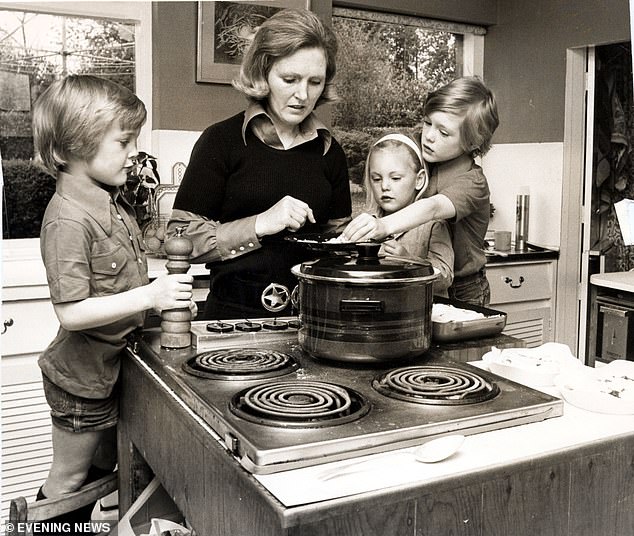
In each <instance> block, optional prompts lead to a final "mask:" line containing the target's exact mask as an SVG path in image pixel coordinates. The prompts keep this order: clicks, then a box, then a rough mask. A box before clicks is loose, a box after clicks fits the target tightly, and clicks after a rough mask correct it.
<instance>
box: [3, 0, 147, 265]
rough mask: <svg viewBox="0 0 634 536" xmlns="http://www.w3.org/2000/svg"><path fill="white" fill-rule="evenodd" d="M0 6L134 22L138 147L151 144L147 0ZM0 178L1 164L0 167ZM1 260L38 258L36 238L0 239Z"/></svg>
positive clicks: (51, 13) (10, 9)
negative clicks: (140, 122)
mask: <svg viewBox="0 0 634 536" xmlns="http://www.w3.org/2000/svg"><path fill="white" fill-rule="evenodd" d="M0 10H6V11H33V12H38V13H46V14H50V15H66V16H78V17H92V18H108V19H116V20H120V21H125V22H127V23H133V24H134V26H135V79H136V93H137V95H138V96H139V98H140V99H141V100H142V101H143V102H144V103H145V106H146V108H147V121H146V123H145V125H144V127H143V129H142V130H141V133H140V135H139V140H138V145H139V149H140V150H145V151H147V152H150V153H151V147H152V3H151V2H138V1H137V2H0ZM1 158H2V155H0V161H1ZM0 179H2V168H1V167H0ZM2 250H3V261H4V260H5V259H8V258H15V257H18V258H21V259H35V258H39V256H40V250H39V238H13V239H3V240H2Z"/></svg>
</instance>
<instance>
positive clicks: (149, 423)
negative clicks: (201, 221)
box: [119, 354, 634, 536]
mask: <svg viewBox="0 0 634 536" xmlns="http://www.w3.org/2000/svg"><path fill="white" fill-rule="evenodd" d="M122 381H123V389H122V392H123V397H122V404H121V420H120V427H119V430H120V437H119V441H120V459H119V475H120V491H119V500H120V512H121V513H123V512H125V511H126V510H127V508H128V507H129V506H130V504H131V503H132V501H133V500H134V498H135V497H136V496H138V494H139V493H140V492H141V491H142V489H143V487H144V486H145V485H146V484H147V482H149V479H150V477H151V473H150V468H151V471H152V472H153V473H154V474H156V475H157V476H158V478H159V479H160V481H161V482H162V483H163V485H164V487H165V489H166V490H167V491H168V493H169V494H170V495H171V496H172V497H173V499H174V501H175V503H176V504H177V505H178V507H179V509H180V510H181V512H182V513H183V515H185V517H186V518H187V519H188V520H189V522H190V523H191V525H192V526H193V527H194V528H195V529H196V531H197V533H198V535H199V536H218V535H223V536H269V535H284V536H313V535H322V536H329V535H333V536H334V535H337V536H352V535H354V536H362V535H363V536H371V535H377V536H378V535H381V536H383V535H385V536H396V535H411V536H421V535H428V536H439V535H444V534H454V535H462V536H469V535H474V536H475V535H478V536H482V535H486V536H497V535H499V536H523V535H531V536H534V535H539V536H549V535H552V536H564V535H567V536H630V535H631V534H634V423H633V422H632V421H634V419H632V418H631V416H613V415H599V414H596V413H590V412H584V411H582V410H579V409H577V408H572V407H570V406H568V405H566V408H565V413H564V416H563V417H557V418H553V419H548V420H547V421H543V422H540V423H533V424H528V425H522V426H517V427H513V428H507V429H504V430H495V431H491V432H485V433H482V434H477V435H475V436H469V437H467V440H466V441H465V445H464V446H463V449H461V451H460V452H459V453H458V454H457V455H456V456H454V457H452V459H450V460H447V461H445V462H442V463H441V464H434V465H423V464H417V470H420V471H423V469H424V468H426V467H429V468H430V471H433V472H435V475H436V476H434V477H430V476H427V475H425V474H423V476H422V477H421V478H418V479H414V480H412V479H411V478H410V481H409V482H407V483H405V484H402V485H390V487H384V488H382V489H376V490H373V491H367V492H361V493H356V494H353V495H348V496H344V497H340V498H334V499H328V500H321V501H318V502H313V503H310V504H299V505H297V506H291V507H288V506H284V504H283V503H282V502H281V501H280V500H279V499H278V498H276V496H275V495H274V494H273V493H272V492H270V491H269V490H268V489H267V487H265V485H263V483H262V482H265V481H266V479H263V478H261V477H256V476H254V475H251V474H250V473H249V472H247V471H246V470H245V469H244V468H243V467H242V466H241V465H240V464H239V463H238V462H237V461H236V460H235V459H234V458H233V457H231V456H230V455H229V454H228V453H227V452H226V451H225V449H224V447H223V446H222V445H221V443H220V441H219V440H218V437H217V435H216V434H215V433H214V432H213V431H212V430H211V429H210V428H209V427H208V426H207V425H206V423H205V422H204V421H202V419H200V418H199V417H198V416H197V415H196V413H195V411H196V408H190V407H188V406H187V405H186V404H185V403H184V402H183V401H182V400H181V399H180V398H179V397H177V396H176V395H175V394H174V393H173V392H172V391H171V390H170V389H169V388H168V387H167V385H166V384H165V383H164V382H162V380H161V378H160V377H159V375H157V374H156V373H155V372H154V371H153V370H152V369H151V367H149V365H147V363H146V362H144V361H143V360H142V359H141V358H139V357H138V356H133V355H132V354H131V355H130V358H129V359H125V360H124V363H123V372H122ZM602 423H605V425H604V424H602ZM518 453H520V454H518ZM454 458H455V459H454ZM386 463H387V462H386ZM146 464H147V465H146ZM461 464H462V465H461ZM306 469H308V468H306ZM298 471H304V469H301V470H298ZM383 472H385V471H383ZM391 472H392V473H394V471H391ZM298 475H301V473H296V478H297V477H298ZM264 476H266V477H270V476H271V475H264ZM410 476H411V475H410ZM368 477H369V478H370V479H372V474H370V475H368ZM311 485H312V483H311V482H310V481H309V480H305V481H304V480H302V479H301V476H300V479H299V480H298V483H297V485H296V486H295V488H294V489H296V490H297V493H298V494H301V493H303V490H302V487H309V486H311ZM291 492H292V490H291Z"/></svg>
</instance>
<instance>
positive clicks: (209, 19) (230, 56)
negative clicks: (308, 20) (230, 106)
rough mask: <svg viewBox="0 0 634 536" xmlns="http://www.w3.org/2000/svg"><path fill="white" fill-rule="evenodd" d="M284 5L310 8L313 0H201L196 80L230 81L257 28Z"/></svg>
mask: <svg viewBox="0 0 634 536" xmlns="http://www.w3.org/2000/svg"><path fill="white" fill-rule="evenodd" d="M284 8H303V9H310V0H269V1H263V2H245V1H242V0H240V1H235V2H233V1H224V0H223V1H222V2H209V1H207V2H198V36H197V38H198V39H197V46H196V82H203V83H212V84H230V83H231V81H232V80H233V79H234V78H236V76H237V75H238V73H239V72H240V63H241V62H242V57H243V56H244V52H245V51H246V49H247V48H248V46H249V44H250V43H251V40H252V39H253V36H254V35H255V32H256V30H257V28H258V27H259V26H260V25H261V24H262V22H264V21H265V20H266V19H268V18H269V17H271V16H272V15H273V14H274V13H276V12H277V11H279V10H280V9H284Z"/></svg>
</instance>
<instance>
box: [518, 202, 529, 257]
mask: <svg viewBox="0 0 634 536" xmlns="http://www.w3.org/2000/svg"><path fill="white" fill-rule="evenodd" d="M529 208H530V196H529V195H528V194H519V195H518V196H517V200H516V203H515V250H516V251H526V250H527V249H528V211H529Z"/></svg>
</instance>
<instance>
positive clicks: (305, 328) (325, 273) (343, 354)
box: [292, 246, 437, 362]
mask: <svg viewBox="0 0 634 536" xmlns="http://www.w3.org/2000/svg"><path fill="white" fill-rule="evenodd" d="M379 247H380V246H376V249H371V250H370V249H366V250H364V249H361V250H360V252H359V255H358V256H356V257H355V256H340V255H333V256H330V257H325V258H322V259H318V260H315V261H310V262H305V263H302V264H301V265H297V266H294V267H293V268H292V272H293V274H295V275H296V276H297V277H298V279H299V290H298V301H299V312H300V320H301V322H302V328H301V329H300V331H299V341H300V344H301V345H302V347H303V349H304V350H305V351H307V352H308V353H310V354H311V355H313V356H315V357H320V358H326V359H331V360H336V361H348V362H374V361H386V360H391V359H398V358H404V357H411V356H414V355H419V354H422V353H424V352H426V351H427V350H428V349H429V346H430V344H431V307H432V296H433V293H432V285H433V281H434V280H435V279H436V277H437V275H436V274H435V273H434V270H433V268H432V266H431V264H429V263H428V262H426V261H415V260H413V259H406V258H399V257H378V256H377V255H376V253H378V248H379Z"/></svg>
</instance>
